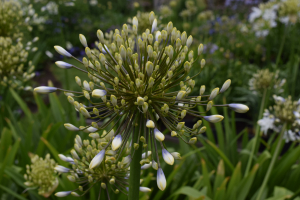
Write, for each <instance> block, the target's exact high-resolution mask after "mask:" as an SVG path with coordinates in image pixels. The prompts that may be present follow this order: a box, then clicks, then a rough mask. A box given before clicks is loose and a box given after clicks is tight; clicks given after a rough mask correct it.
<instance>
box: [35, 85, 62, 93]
mask: <svg viewBox="0 0 300 200" xmlns="http://www.w3.org/2000/svg"><path fill="white" fill-rule="evenodd" d="M56 90H57V88H56V87H49V86H40V87H36V88H34V91H35V92H37V93H41V94H48V93H51V92H55V91H56Z"/></svg>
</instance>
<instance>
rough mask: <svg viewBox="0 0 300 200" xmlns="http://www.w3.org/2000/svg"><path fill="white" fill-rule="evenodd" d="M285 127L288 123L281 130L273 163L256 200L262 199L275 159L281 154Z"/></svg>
mask: <svg viewBox="0 0 300 200" xmlns="http://www.w3.org/2000/svg"><path fill="white" fill-rule="evenodd" d="M285 127H286V124H284V125H283V127H282V129H281V132H280V135H279V139H278V142H277V146H276V149H275V152H274V155H273V157H272V160H271V163H270V165H269V168H268V171H267V173H266V176H265V178H264V181H263V183H262V185H261V187H260V190H259V193H258V195H257V198H256V200H260V199H261V197H262V195H263V192H264V189H265V187H266V185H267V183H268V181H269V178H270V175H271V172H272V170H273V167H274V164H275V161H276V159H277V157H278V154H279V149H280V146H281V143H282V138H283V134H284V131H285Z"/></svg>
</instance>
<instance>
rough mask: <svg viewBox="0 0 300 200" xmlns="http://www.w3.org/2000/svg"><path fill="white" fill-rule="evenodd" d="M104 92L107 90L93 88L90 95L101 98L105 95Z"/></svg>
mask: <svg viewBox="0 0 300 200" xmlns="http://www.w3.org/2000/svg"><path fill="white" fill-rule="evenodd" d="M106 93H107V92H106V91H105V90H100V89H95V90H93V92H92V97H95V98H101V97H104V96H105V95H106Z"/></svg>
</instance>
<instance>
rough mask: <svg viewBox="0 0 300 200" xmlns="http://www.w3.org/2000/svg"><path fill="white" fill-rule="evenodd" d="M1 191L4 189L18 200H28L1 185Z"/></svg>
mask: <svg viewBox="0 0 300 200" xmlns="http://www.w3.org/2000/svg"><path fill="white" fill-rule="evenodd" d="M0 189H2V190H3V191H5V192H7V193H8V194H10V195H12V196H14V197H16V198H17V199H20V200H26V198H25V197H22V196H21V195H19V194H17V193H16V192H15V191H12V190H11V189H9V188H7V187H5V186H3V185H0Z"/></svg>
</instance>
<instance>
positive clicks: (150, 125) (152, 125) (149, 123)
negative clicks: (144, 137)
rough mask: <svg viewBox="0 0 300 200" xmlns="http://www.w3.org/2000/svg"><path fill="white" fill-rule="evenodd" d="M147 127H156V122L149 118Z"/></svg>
mask: <svg viewBox="0 0 300 200" xmlns="http://www.w3.org/2000/svg"><path fill="white" fill-rule="evenodd" d="M146 127H148V128H155V124H154V122H153V121H152V120H149V119H148V120H147V123H146Z"/></svg>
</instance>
